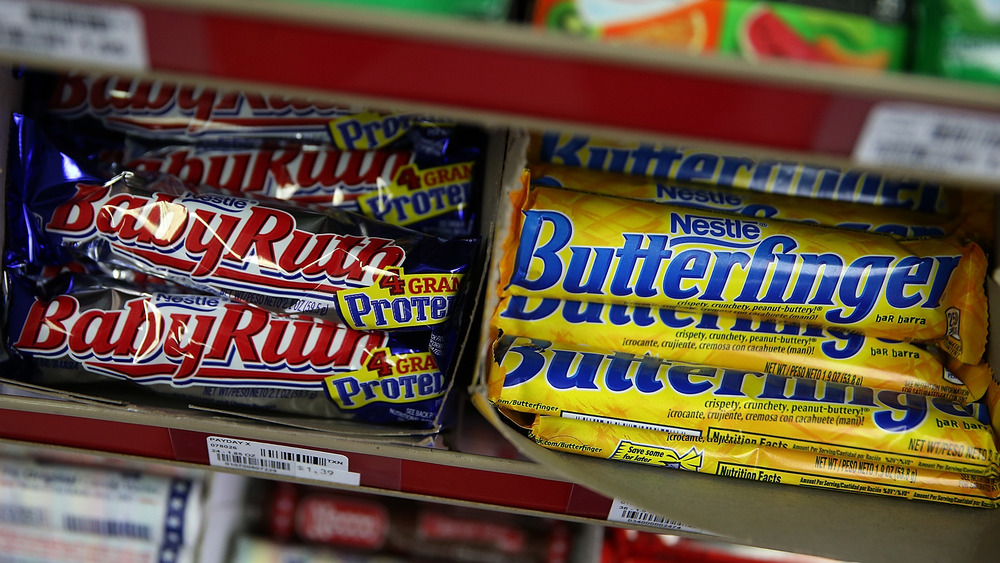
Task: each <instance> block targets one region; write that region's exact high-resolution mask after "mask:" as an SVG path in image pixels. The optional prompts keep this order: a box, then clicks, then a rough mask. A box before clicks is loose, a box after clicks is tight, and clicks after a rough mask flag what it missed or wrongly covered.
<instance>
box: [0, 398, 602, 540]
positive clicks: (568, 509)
mask: <svg viewBox="0 0 1000 563" xmlns="http://www.w3.org/2000/svg"><path fill="white" fill-rule="evenodd" d="M209 436H217V437H223V438H232V439H242V440H250V441H253V442H260V443H266V444H276V445H280V446H291V447H299V448H305V449H309V450H311V451H315V452H326V453H334V454H339V455H343V456H346V458H347V459H348V462H349V470H350V471H351V472H353V473H358V474H359V475H360V485H359V486H360V488H361V490H368V491H369V492H378V493H381V494H390V495H392V494H398V495H407V496H420V497H430V498H434V499H438V500H440V501H444V502H449V501H450V502H455V503H474V504H476V505H488V506H490V507H492V508H495V509H499V510H509V511H514V512H520V511H525V512H529V513H537V514H543V515H548V516H552V517H560V518H565V519H591V520H592V519H596V520H598V521H603V520H604V519H606V518H607V515H608V511H609V510H610V508H611V499H609V498H607V497H605V496H603V495H600V494H597V493H594V492H593V491H591V490H589V489H587V488H585V487H581V486H579V485H575V484H573V483H572V482H569V481H566V480H564V479H560V478H559V477H557V476H556V474H555V473H553V472H551V471H548V470H547V469H546V468H544V467H542V466H540V465H538V464H535V463H532V462H528V461H521V460H516V459H504V458H500V457H491V456H487V455H474V454H467V453H462V452H458V451H452V450H445V449H440V448H431V447H419V446H414V445H408V444H407V443H406V442H407V440H406V438H405V437H401V438H397V439H386V438H381V439H378V438H358V437H348V436H345V435H343V434H339V435H338V434H335V433H331V432H323V431H319V430H307V429H301V428H294V429H293V428H289V427H287V426H280V425H273V424H262V423H260V422H255V421H249V420H239V419H236V418H231V417H226V416H218V415H213V414H211V413H206V412H199V411H187V410H185V409H183V408H172V407H162V406H150V405H144V404H143V403H142V402H138V403H128V404H125V405H119V406H110V405H108V406H101V405H94V404H86V403H77V402H71V401H57V400H51V399H43V398H30V397H18V396H9V395H0V439H4V440H14V441H18V442H25V443H35V444H38V445H41V446H54V447H68V448H74V449H79V450H86V451H91V452H100V453H105V454H112V455H124V456H132V457H137V458H142V459H147V460H151V461H167V462H180V463H184V464H193V465H194V466H201V467H206V468H210V467H211V466H210V461H209V452H208V445H207V439H208V437H209ZM214 468H215V469H219V470H228V469H231V468H226V467H218V466H216V467H214ZM251 474H253V475H256V476H258V477H264V478H276V479H283V478H288V479H290V480H299V481H303V480H304V481H306V482H314V484H322V485H324V486H332V487H340V488H343V487H348V488H353V487H352V486H350V485H337V484H331V483H329V482H326V481H323V480H322V479H308V478H302V477H288V476H286V475H281V474H269V473H266V472H264V471H261V472H256V473H251Z"/></svg>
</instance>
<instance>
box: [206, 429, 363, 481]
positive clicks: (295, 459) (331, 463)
mask: <svg viewBox="0 0 1000 563" xmlns="http://www.w3.org/2000/svg"><path fill="white" fill-rule="evenodd" d="M207 443H208V461H209V463H210V464H211V465H212V466H213V467H226V468H229V469H242V470H245V471H257V472H260V473H268V474H271V475H283V476H285V477H296V478H300V479H316V480H319V481H325V482H327V483H339V484H341V485H359V484H361V474H360V473H352V472H351V471H348V467H347V463H348V460H347V456H344V455H340V454H331V453H327V452H320V451H316V450H309V449H305V448H294V447H291V446H282V445H278V444H268V443H264V442H254V441H251V440H241V439H239V438H223V437H220V436H209V437H208V440H207Z"/></svg>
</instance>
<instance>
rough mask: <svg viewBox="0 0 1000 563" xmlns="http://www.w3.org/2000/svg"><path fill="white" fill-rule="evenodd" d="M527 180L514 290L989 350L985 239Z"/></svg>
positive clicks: (976, 356) (966, 358) (511, 282)
mask: <svg viewBox="0 0 1000 563" xmlns="http://www.w3.org/2000/svg"><path fill="white" fill-rule="evenodd" d="M522 191H524V192H525V193H524V195H519V196H516V197H517V198H519V199H523V205H522V206H521V217H520V221H518V222H517V223H515V224H513V225H512V229H513V230H514V232H513V233H511V236H510V237H509V238H508V242H509V243H510V244H509V245H508V246H507V247H506V248H505V251H504V255H503V257H502V263H501V276H502V277H501V288H502V291H503V292H504V293H505V294H507V295H521V296H525V297H540V298H554V299H567V300H579V301H593V302H600V303H608V304H621V305H641V306H647V307H670V308H675V309H682V310H694V311H709V312H716V313H726V314H731V315H734V316H744V317H751V318H754V319H759V320H772V321H786V322H794V323H797V324H804V325H818V326H825V327H832V328H836V329H840V330H847V331H854V332H861V333H864V334H866V335H868V336H871V337H876V338H889V339H893V340H906V341H918V342H928V343H934V344H937V345H938V346H940V347H941V348H942V349H944V350H945V351H946V352H948V353H949V354H951V355H952V356H955V357H956V358H958V359H960V360H961V361H962V362H963V363H967V364H978V363H979V362H980V361H981V359H982V356H983V352H984V350H985V347H986V328H987V309H986V294H985V290H984V282H985V279H986V267H987V264H986V257H985V255H984V254H983V251H982V249H981V248H980V247H979V246H978V245H976V244H975V243H966V244H963V243H961V242H960V241H958V240H956V239H954V238H950V237H945V238H928V239H917V240H900V239H897V238H894V237H891V236H886V235H880V234H876V233H865V232H853V231H846V230H842V229H834V228H828V227H822V226H815V225H808V224H804V223H790V222H785V221H778V220H775V219H750V218H747V217H743V216H739V215H732V214H728V213H720V212H712V211H704V210H692V209H690V208H683V207H676V206H669V205H661V204H656V203H648V202H638V201H631V200H625V199H620V198H613V197H606V196H600V195H594V194H588V193H582V192H575V191H569V190H562V189H557V188H545V187H531V188H530V189H526V190H522Z"/></svg>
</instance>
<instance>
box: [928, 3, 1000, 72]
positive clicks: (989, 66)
mask: <svg viewBox="0 0 1000 563" xmlns="http://www.w3.org/2000/svg"><path fill="white" fill-rule="evenodd" d="M916 14H917V34H916V41H915V42H914V70H916V71H917V72H922V73H925V74H933V75H938V76H947V77H949V78H959V79H963V80H976V81H980V82H994V83H997V82H1000V0H919V3H918V4H917V5H916Z"/></svg>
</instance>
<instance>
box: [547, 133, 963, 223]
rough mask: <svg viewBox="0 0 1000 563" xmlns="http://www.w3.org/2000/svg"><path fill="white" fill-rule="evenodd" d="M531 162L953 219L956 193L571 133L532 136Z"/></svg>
mask: <svg viewBox="0 0 1000 563" xmlns="http://www.w3.org/2000/svg"><path fill="white" fill-rule="evenodd" d="M528 158H529V160H532V161H536V162H547V163H552V164H562V165H565V166H579V167H584V168H590V169H592V170H603V171H606V172H621V173H626V174H633V175H637V176H649V177H653V178H662V179H667V180H679V181H681V182H695V183H699V184H710V185H713V186H723V187H732V188H740V189H746V190H750V191H755V192H768V193H775V194H787V195H796V196H805V197H809V198H814V199H824V200H836V201H853V202H857V203H867V204H870V205H879V206H883V207H901V208H904V209H912V210H915V211H923V212H927V213H942V214H946V215H951V214H955V213H957V212H958V211H959V210H960V209H961V206H960V201H959V197H958V193H957V192H949V191H946V190H944V189H943V188H942V187H941V186H939V185H937V184H932V183H927V182H917V181H912V180H893V179H889V178H884V177H882V176H880V175H878V174H875V173H872V172H866V171H862V170H840V169H837V168H832V167H824V166H814V165H810V164H801V163H793V162H778V161H771V160H753V159H750V158H747V157H742V156H728V155H722V154H717V153H713V152H709V151H703V150H698V149H690V148H678V147H672V146H665V145H655V144H651V143H642V142H618V141H611V140H605V139H599V138H595V137H591V136H589V135H576V134H569V133H565V134H564V133H543V134H536V135H534V136H533V137H532V139H531V144H530V146H529V153H528Z"/></svg>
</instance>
